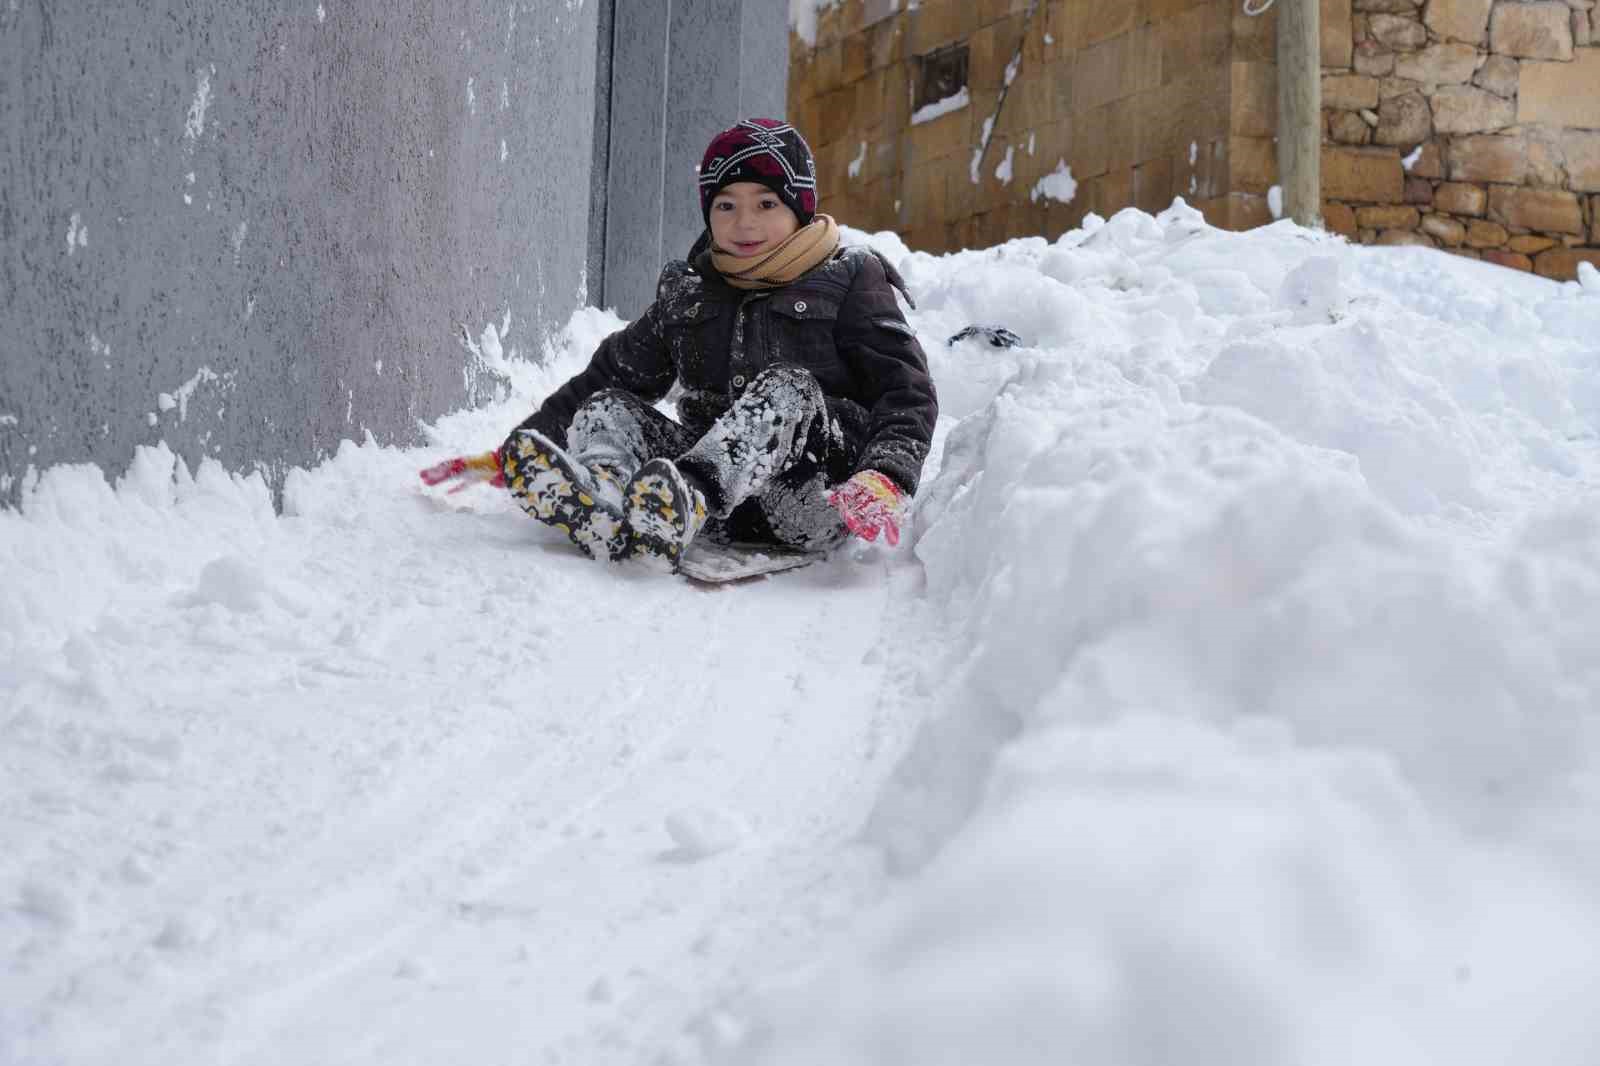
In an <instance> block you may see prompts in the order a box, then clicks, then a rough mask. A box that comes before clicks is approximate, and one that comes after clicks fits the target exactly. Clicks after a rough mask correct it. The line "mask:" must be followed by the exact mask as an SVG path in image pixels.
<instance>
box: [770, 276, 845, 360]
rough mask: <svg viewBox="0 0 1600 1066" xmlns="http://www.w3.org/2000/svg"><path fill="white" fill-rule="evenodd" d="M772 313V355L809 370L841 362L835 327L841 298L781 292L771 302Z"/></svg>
mask: <svg viewBox="0 0 1600 1066" xmlns="http://www.w3.org/2000/svg"><path fill="white" fill-rule="evenodd" d="M768 308H769V309H770V311H771V314H772V318H771V321H772V325H773V331H772V333H773V335H772V358H773V361H774V362H779V363H796V364H798V365H800V366H803V367H806V368H807V369H809V370H813V371H816V370H820V369H827V368H831V367H835V366H838V365H839V350H838V347H837V346H836V344H835V341H834V328H835V327H836V326H837V325H838V323H839V302H838V301H837V300H832V299H829V298H828V297H826V296H821V295H818V294H816V293H792V292H789V293H782V294H780V295H776V296H774V297H773V299H772V300H771V301H770V302H769V303H768Z"/></svg>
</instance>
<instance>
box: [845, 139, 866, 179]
mask: <svg viewBox="0 0 1600 1066" xmlns="http://www.w3.org/2000/svg"><path fill="white" fill-rule="evenodd" d="M866 161H867V142H866V141H862V142H861V150H860V151H858V152H856V157H855V158H854V159H852V160H850V165H849V167H848V168H847V169H848V170H849V171H850V176H851V177H852V178H859V177H860V176H861V167H862V166H863V165H864V164H865V163H866Z"/></svg>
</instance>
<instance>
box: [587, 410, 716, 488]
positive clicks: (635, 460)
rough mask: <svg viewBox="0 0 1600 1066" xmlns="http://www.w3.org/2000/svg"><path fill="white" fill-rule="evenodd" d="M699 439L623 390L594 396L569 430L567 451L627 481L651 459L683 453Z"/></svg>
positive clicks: (624, 481)
mask: <svg viewBox="0 0 1600 1066" xmlns="http://www.w3.org/2000/svg"><path fill="white" fill-rule="evenodd" d="M693 443H694V437H693V436H692V435H691V434H690V432H689V431H688V430H686V429H684V428H683V427H682V426H680V425H679V424H678V423H676V422H674V421H672V419H670V418H668V417H667V416H666V415H664V414H662V413H661V412H660V411H657V410H656V409H655V408H654V407H652V406H651V405H649V404H647V403H645V402H644V401H643V400H641V399H639V398H638V397H637V396H635V395H633V394H632V393H630V392H624V391H623V390H621V389H603V390H601V391H600V392H597V393H595V394H594V395H593V396H591V397H589V399H587V400H586V401H584V403H583V406H581V407H579V408H578V411H577V413H576V414H575V415H573V417H572V426H571V428H570V429H568V430H567V451H568V452H569V453H571V455H572V457H573V458H574V459H576V460H577V461H578V462H580V463H583V464H584V465H585V466H587V467H589V468H590V469H594V468H597V467H598V468H602V469H604V470H606V471H607V472H608V473H612V474H615V475H616V476H617V477H618V478H619V479H620V482H621V484H624V485H625V484H627V482H628V479H629V478H630V477H632V476H633V472H634V471H635V470H638V469H639V467H641V466H643V465H644V464H645V462H647V461H648V460H650V459H661V458H669V457H671V456H675V455H678V454H680V453H682V452H683V451H684V450H685V449H686V448H688V447H689V446H690V445H691V444H693Z"/></svg>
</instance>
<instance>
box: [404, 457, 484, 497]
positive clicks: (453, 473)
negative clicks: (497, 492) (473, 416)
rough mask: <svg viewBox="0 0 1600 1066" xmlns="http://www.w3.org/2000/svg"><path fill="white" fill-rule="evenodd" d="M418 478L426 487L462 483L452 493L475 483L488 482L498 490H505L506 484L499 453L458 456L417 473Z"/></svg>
mask: <svg viewBox="0 0 1600 1066" xmlns="http://www.w3.org/2000/svg"><path fill="white" fill-rule="evenodd" d="M417 476H418V477H420V478H421V479H422V483H423V484H424V485H442V484H444V483H445V482H446V481H459V482H461V484H459V485H457V486H456V487H455V488H453V489H451V490H450V491H451V493H457V492H460V491H461V490H462V489H464V488H466V487H467V486H468V485H470V484H472V483H473V482H474V481H487V482H488V483H489V484H491V485H493V486H495V487H496V488H504V487H505V483H506V474H505V471H504V470H503V469H501V466H500V453H499V452H484V453H483V454H482V455H458V456H456V457H455V458H454V459H446V460H445V461H444V462H442V463H435V464H434V465H432V466H430V467H428V468H427V469H426V470H419V471H417Z"/></svg>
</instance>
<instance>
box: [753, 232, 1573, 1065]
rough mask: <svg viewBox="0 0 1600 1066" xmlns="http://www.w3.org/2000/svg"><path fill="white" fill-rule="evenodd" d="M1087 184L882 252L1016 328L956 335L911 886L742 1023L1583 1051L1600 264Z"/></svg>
mask: <svg viewBox="0 0 1600 1066" xmlns="http://www.w3.org/2000/svg"><path fill="white" fill-rule="evenodd" d="M1097 223H1098V220H1091V224H1090V225H1089V226H1088V227H1086V229H1085V230H1084V231H1082V232H1077V233H1072V234H1068V235H1067V236H1066V237H1064V238H1062V239H1061V240H1060V241H1058V242H1056V243H1055V244H1047V243H1046V242H1044V241H1043V240H1039V239H1033V240H1024V241H1016V242H1012V243H1010V244H1008V245H1005V246H1003V247H1001V248H999V249H991V250H988V251H984V252H964V253H960V254H958V255H954V256H950V257H945V258H942V259H935V258H932V257H929V256H924V255H920V254H919V255H909V254H902V255H901V256H900V260H901V266H902V268H903V270H904V271H905V273H906V274H907V276H908V278H909V279H910V280H911V282H912V284H913V287H914V289H915V290H916V291H918V292H919V295H921V296H922V297H923V301H924V302H923V306H924V308H925V312H924V314H923V316H922V318H921V319H920V324H921V325H922V326H923V336H924V339H925V341H931V340H933V339H934V338H936V337H938V336H944V335H948V333H947V330H948V329H949V326H950V325H951V324H953V323H954V322H957V321H961V320H962V319H967V318H968V317H969V316H972V315H975V314H980V313H981V315H982V317H983V320H985V321H995V322H999V323H1002V324H1006V325H1009V326H1011V327H1012V328H1014V329H1016V330H1017V332H1019V333H1021V334H1022V335H1023V336H1024V338H1025V339H1026V340H1028V341H1030V342H1031V344H1032V345H1033V347H1032V349H1031V350H1027V351H1018V352H1016V353H1015V354H1013V353H1007V354H1006V358H1005V360H1004V362H1005V363H1006V364H1007V370H1008V371H1009V372H1010V376H1009V379H1008V380H1006V381H1005V382H1003V384H1001V385H1000V386H999V387H998V392H997V394H994V395H993V398H992V399H991V400H987V401H985V400H983V398H982V396H981V393H982V390H981V389H980V388H978V387H977V386H976V385H975V384H974V383H972V382H971V381H970V379H969V380H968V381H967V382H961V379H962V378H963V377H965V375H964V374H963V373H962V371H961V369H960V368H961V366H962V365H963V364H964V363H965V362H966V361H976V360H978V359H980V358H988V359H994V358H996V356H995V355H994V354H993V353H992V351H989V350H983V351H980V350H979V349H977V348H976V347H974V348H972V349H971V350H970V351H941V349H940V347H938V346H934V347H933V351H934V352H935V353H936V354H937V355H938V356H939V371H940V377H939V380H940V382H941V384H943V383H945V382H957V383H958V385H957V388H956V389H955V390H953V391H954V393H955V400H956V403H955V406H956V407H957V408H960V409H971V411H972V413H971V414H970V416H969V417H967V418H965V420H964V421H962V422H961V423H960V424H959V425H958V426H957V427H956V428H955V429H954V430H953V431H952V432H951V433H950V435H949V437H948V439H947V441H946V445H945V449H944V458H943V469H942V472H941V473H940V475H939V476H938V478H937V479H936V480H935V481H934V482H933V483H932V484H931V485H930V486H928V488H927V489H926V490H925V492H924V494H923V497H922V499H921V501H920V509H919V524H920V526H921V528H922V534H921V537H920V541H919V543H918V546H917V549H916V550H917V554H918V555H919V556H920V557H921V559H922V560H923V562H924V564H925V566H926V570H927V577H928V596H929V599H930V603H929V609H930V611H931V613H932V614H934V615H936V616H937V617H938V618H939V619H941V620H942V628H941V636H940V638H939V639H938V640H936V641H934V642H931V644H930V649H929V652H928V654H929V657H930V659H932V660H934V661H944V662H949V663H951V664H953V665H952V666H951V667H950V668H949V670H948V675H947V676H946V677H944V678H943V681H942V685H940V691H941V692H942V695H941V698H940V699H939V700H938V708H937V711H936V714H935V717H934V719H933V721H931V722H930V723H929V725H928V726H927V727H925V729H924V730H923V731H922V733H921V734H920V736H919V737H918V739H917V742H916V745H915V747H914V748H913V750H912V752H911V754H910V756H909V757H908V758H907V759H906V760H905V762H904V763H903V765H902V766H901V769H900V771H899V774H898V775H897V780H896V782H895V784H894V786H893V787H891V788H890V789H889V790H888V791H887V792H886V794H885V795H884V797H883V799H882V801H881V802H880V804H879V807H878V810H877V812H876V814H875V816H874V818H873V820H872V822H871V824H870V826H869V830H868V835H869V837H870V838H871V839H872V840H874V841H876V842H877V843H878V844H879V845H880V846H881V847H882V848H883V849H884V851H885V854H886V855H887V856H888V857H889V859H890V862H891V865H892V866H893V868H895V869H896V870H898V871H900V872H901V873H902V874H904V875H907V876H908V878H909V879H908V880H907V881H906V882H904V884H903V886H902V888H901V889H900V890H899V891H898V892H897V893H895V894H893V895H892V896H891V897H890V899H889V901H888V902H887V903H886V904H885V905H884V906H883V907H882V908H880V909H879V911H878V912H877V913H876V914H875V915H874V916H873V917H872V919H871V921H869V922H867V923H866V924H865V925H864V927H862V928H861V929H859V930H858V931H857V934H856V936H855V937H854V938H853V939H852V940H851V941H850V942H848V943H846V944H845V945H844V947H843V948H842V950H841V951H840V953H839V957H838V959H837V960H836V961H835V962H834V963H833V964H832V965H831V966H830V967H828V969H827V970H826V971H825V973H824V975H823V976H822V977H821V978H820V979H819V980H817V981H815V982H814V984H812V985H810V986H808V989H807V990H806V991H804V992H801V993H791V994H784V995H778V996H776V997H774V1001H773V1002H771V1003H769V1004H768V1005H767V1008H766V1011H767V1020H768V1023H769V1029H770V1033H769V1036H768V1040H767V1046H766V1056H765V1058H763V1060H762V1061H765V1062H770V1063H801V1062H829V1063H835V1064H840V1066H845V1064H855V1063H869V1062H871V1063H877V1062H921V1063H935V1062H949V1063H962V1062H985V1063H994V1064H1001V1063H1004V1064H1022V1063H1045V1062H1079V1063H1086V1064H1089V1063H1104V1064H1112V1063H1118V1064H1122V1063H1150V1064H1156V1063H1170V1062H1177V1061H1183V1062H1193V1063H1208V1064H1209V1063H1217V1064H1223V1063H1226V1064H1230V1066H1240V1064H1255V1063H1259V1064H1262V1066H1268V1064H1281V1063H1286V1062H1295V1063H1306V1064H1329V1066H1332V1064H1342V1063H1349V1062H1362V1061H1371V1062H1384V1063H1393V1064H1402V1063H1419V1064H1420V1063H1439V1062H1452V1063H1462V1064H1468V1063H1474V1064H1475V1063H1483V1064H1495V1063H1505V1062H1512V1061H1536V1062H1540V1063H1546V1064H1572V1066H1578V1064H1581V1063H1591V1062H1594V1061H1596V1060H1597V1059H1600V1015H1597V1014H1596V1013H1595V1011H1594V1009H1593V1002H1594V992H1595V989H1596V988H1600V956H1597V955H1596V953H1595V952H1594V950H1593V945H1595V944H1596V943H1600V902H1597V901H1600V720H1597V709H1600V491H1597V486H1600V479H1597V472H1600V462H1597V459H1600V448H1597V444H1596V438H1597V431H1600V403H1597V396H1600V394H1597V391H1596V384H1597V381H1600V340H1597V338H1600V299H1596V298H1595V297H1594V296H1593V295H1592V294H1590V293H1587V292H1584V291H1581V289H1580V288H1579V286H1577V285H1575V284H1568V285H1565V286H1560V285H1556V284H1554V283H1549V282H1543V281H1539V280H1537V279H1529V278H1523V277H1519V276H1517V275H1514V274H1512V273H1510V272H1506V271H1498V270H1495V269H1493V268H1486V267H1483V266H1480V265H1478V264H1473V263H1470V262H1464V261H1461V260H1456V259H1449V258H1446V257H1443V256H1439V255H1437V254H1435V253H1419V252H1414V251H1410V250H1407V251H1403V252H1402V251H1395V250H1373V249H1360V248H1352V247H1348V246H1346V245H1344V244H1343V243H1342V242H1339V241H1337V240H1335V239H1330V238H1327V237H1323V236H1320V235H1313V234H1311V233H1308V232H1306V231H1303V230H1300V229H1297V228H1296V227H1294V226H1293V225H1292V224H1288V223H1284V224H1279V225H1275V226H1271V227H1268V228H1265V229H1263V230H1258V231H1255V232H1253V233H1250V234H1243V235H1238V234H1228V233H1222V232H1219V231H1215V230H1211V229H1209V228H1208V227H1206V226H1205V225H1204V224H1203V223H1202V222H1201V221H1200V220H1199V218H1198V216H1197V215H1196V214H1195V213H1194V212H1193V211H1192V210H1189V209H1188V208H1185V207H1183V206H1182V205H1178V206H1175V207H1174V208H1173V209H1172V210H1170V211H1168V212H1167V213H1165V214H1163V215H1162V216H1161V217H1160V218H1159V219H1151V218H1150V217H1149V216H1146V215H1142V214H1139V213H1138V212H1133V211H1128V212H1124V213H1122V214H1120V215H1118V216H1117V217H1116V218H1114V219H1112V220H1111V221H1110V222H1109V223H1105V224H1104V225H1096V224H1097ZM872 239H873V240H874V242H875V243H877V241H878V239H877V238H872ZM963 386H964V387H963ZM952 413H961V412H960V411H956V412H952Z"/></svg>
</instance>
